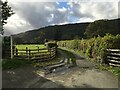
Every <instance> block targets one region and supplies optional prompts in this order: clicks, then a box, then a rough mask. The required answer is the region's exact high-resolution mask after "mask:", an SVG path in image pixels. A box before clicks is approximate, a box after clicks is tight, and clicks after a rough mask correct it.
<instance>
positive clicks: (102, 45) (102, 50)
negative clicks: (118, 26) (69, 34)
mask: <svg viewBox="0 0 120 90" xmlns="http://www.w3.org/2000/svg"><path fill="white" fill-rule="evenodd" d="M58 46H60V47H66V48H68V49H74V50H79V51H81V52H83V53H85V55H87V56H88V57H89V58H94V59H95V60H96V61H99V62H100V63H107V60H106V55H107V51H106V50H107V49H109V48H111V49H120V35H119V34H118V35H116V36H114V35H111V34H106V35H105V36H104V37H100V36H98V37H94V38H91V39H82V40H65V41H59V42H58Z"/></svg>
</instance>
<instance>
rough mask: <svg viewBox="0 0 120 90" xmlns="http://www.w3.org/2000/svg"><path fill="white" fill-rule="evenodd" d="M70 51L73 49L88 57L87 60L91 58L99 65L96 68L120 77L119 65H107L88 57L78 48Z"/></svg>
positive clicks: (91, 59)
mask: <svg viewBox="0 0 120 90" xmlns="http://www.w3.org/2000/svg"><path fill="white" fill-rule="evenodd" d="M61 48H62V47H61ZM62 49H65V50H68V49H66V48H62ZM69 51H72V52H74V53H76V54H78V55H81V56H82V57H84V58H86V59H87V60H90V61H92V62H94V63H95V64H96V65H97V67H96V68H98V69H100V70H107V71H110V72H112V73H113V74H114V75H116V76H118V77H120V68H119V67H112V66H107V65H104V64H100V63H99V62H96V61H97V60H94V59H93V58H88V57H87V56H86V55H85V54H84V53H83V52H81V51H78V50H72V49H69Z"/></svg>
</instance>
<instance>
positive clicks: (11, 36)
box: [10, 35, 13, 59]
mask: <svg viewBox="0 0 120 90" xmlns="http://www.w3.org/2000/svg"><path fill="white" fill-rule="evenodd" d="M10 40H11V59H13V40H12V35H11V39H10Z"/></svg>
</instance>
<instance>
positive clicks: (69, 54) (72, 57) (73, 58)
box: [59, 48, 76, 65]
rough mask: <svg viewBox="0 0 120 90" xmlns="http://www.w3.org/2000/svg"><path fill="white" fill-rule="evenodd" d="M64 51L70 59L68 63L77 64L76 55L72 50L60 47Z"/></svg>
mask: <svg viewBox="0 0 120 90" xmlns="http://www.w3.org/2000/svg"><path fill="white" fill-rule="evenodd" d="M59 49H60V50H61V51H62V52H64V53H65V54H66V58H67V59H68V63H72V64H73V65H76V57H75V56H74V54H73V53H71V52H70V51H67V50H66V49H64V48H59Z"/></svg>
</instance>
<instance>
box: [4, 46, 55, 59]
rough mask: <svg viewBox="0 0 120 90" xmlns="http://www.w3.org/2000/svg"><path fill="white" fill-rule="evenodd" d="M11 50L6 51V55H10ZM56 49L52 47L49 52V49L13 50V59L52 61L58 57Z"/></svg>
mask: <svg viewBox="0 0 120 90" xmlns="http://www.w3.org/2000/svg"><path fill="white" fill-rule="evenodd" d="M10 51H11V50H6V51H5V52H6V55H7V54H9V55H10V53H11V52H10ZM56 53H57V50H56V47H52V48H50V49H49V50H48V49H47V48H42V49H39V48H38V49H28V48H26V49H17V48H15V49H13V58H17V59H30V60H37V61H46V60H51V59H53V58H55V57H56Z"/></svg>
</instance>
